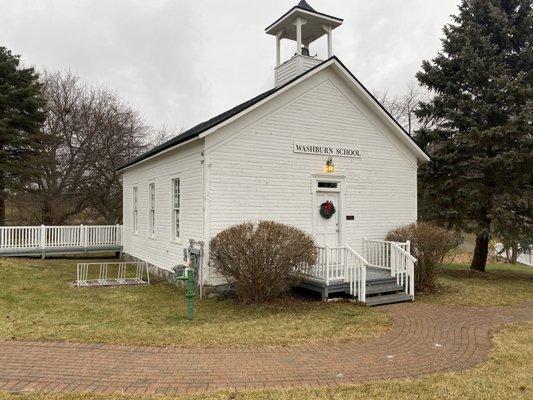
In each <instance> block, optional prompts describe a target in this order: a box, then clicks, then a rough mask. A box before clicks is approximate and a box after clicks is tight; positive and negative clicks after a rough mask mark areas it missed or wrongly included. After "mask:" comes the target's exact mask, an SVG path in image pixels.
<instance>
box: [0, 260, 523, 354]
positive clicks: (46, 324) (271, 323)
mask: <svg viewBox="0 0 533 400" xmlns="http://www.w3.org/2000/svg"><path fill="white" fill-rule="evenodd" d="M75 264H76V261H75V260H69V259H59V260H44V261H42V260H31V259H5V258H4V259H0V315H1V318H0V338H2V339H36V340H56V341H73V342H98V343H112V344H136V345H159V346H165V345H175V346H181V347H223V346H234V347H247V346H298V345H304V344H309V343H330V344H331V343H339V342H346V341H352V340H365V339H369V338H372V337H376V336H379V335H382V334H383V333H384V332H386V331H387V330H388V329H390V318H389V317H388V316H387V315H385V314H384V313H383V312H381V311H380V309H379V308H373V309H372V308H366V307H362V306H357V305H355V304H352V303H347V302H339V303H322V302H318V301H306V300H302V299H295V298H287V299H283V300H280V301H278V302H275V303H272V304H268V305H263V306H241V305H238V304H236V303H234V302H233V301H232V300H216V299H206V300H203V301H201V302H200V301H199V302H197V305H196V315H197V318H196V320H195V321H194V322H189V321H188V320H187V319H186V318H185V314H186V312H185V310H186V304H185V295H184V291H183V290H182V289H179V288H176V287H175V286H174V285H171V284H168V283H165V282H156V283H155V284H153V285H150V286H136V287H118V288H82V289H78V288H73V287H71V286H70V285H69V283H70V282H72V280H73V279H74V277H75ZM487 271H488V272H487V273H485V274H480V273H473V272H470V271H468V269H467V267H466V266H464V265H447V266H445V267H443V269H442V273H441V274H440V276H439V279H438V283H439V291H438V292H437V293H436V294H432V295H424V296H417V301H421V302H429V303H436V304H443V305H467V306H475V305H508V304H516V303H520V302H524V301H528V300H532V299H533V268H527V267H521V266H507V265H491V266H489V268H488V270H487Z"/></svg>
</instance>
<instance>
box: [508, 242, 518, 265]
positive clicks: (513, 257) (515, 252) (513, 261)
mask: <svg viewBox="0 0 533 400" xmlns="http://www.w3.org/2000/svg"><path fill="white" fill-rule="evenodd" d="M511 249H512V253H511V258H510V259H509V262H510V263H511V264H516V263H517V262H518V252H519V251H520V250H519V249H518V244H513V246H512V247H511Z"/></svg>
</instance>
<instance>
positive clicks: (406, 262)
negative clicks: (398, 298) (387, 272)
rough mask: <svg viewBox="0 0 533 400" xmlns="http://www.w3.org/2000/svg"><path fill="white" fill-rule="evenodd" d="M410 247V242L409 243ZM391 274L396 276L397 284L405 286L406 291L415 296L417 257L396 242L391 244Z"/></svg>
mask: <svg viewBox="0 0 533 400" xmlns="http://www.w3.org/2000/svg"><path fill="white" fill-rule="evenodd" d="M407 246H408V247H409V242H408V243H407ZM390 249H391V253H390V260H391V262H390V266H391V275H392V276H393V277H396V284H397V285H400V286H403V287H404V288H405V293H406V294H409V295H411V296H413V298H414V296H415V263H416V258H414V257H413V256H412V255H411V254H409V253H408V252H407V251H405V250H404V249H403V248H402V247H400V246H399V245H398V244H396V243H392V244H391V246H390Z"/></svg>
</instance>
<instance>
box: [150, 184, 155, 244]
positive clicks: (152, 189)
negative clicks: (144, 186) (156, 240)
mask: <svg viewBox="0 0 533 400" xmlns="http://www.w3.org/2000/svg"><path fill="white" fill-rule="evenodd" d="M149 193H150V215H149V221H150V226H149V228H150V229H149V232H150V236H152V237H153V236H155V183H150V186H149Z"/></svg>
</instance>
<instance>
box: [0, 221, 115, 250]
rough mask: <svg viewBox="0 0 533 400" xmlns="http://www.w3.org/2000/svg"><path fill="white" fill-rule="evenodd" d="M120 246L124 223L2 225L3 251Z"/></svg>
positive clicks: (1, 239)
mask: <svg viewBox="0 0 533 400" xmlns="http://www.w3.org/2000/svg"><path fill="white" fill-rule="evenodd" d="M120 246H122V226H121V225H97V226H87V225H78V226H45V225H41V226H0V254H1V253H9V254H16V253H17V252H21V253H23V252H28V251H38V250H42V251H46V250H57V249H74V248H75V249H89V248H91V249H97V248H110V247H113V248H115V247H120Z"/></svg>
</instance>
